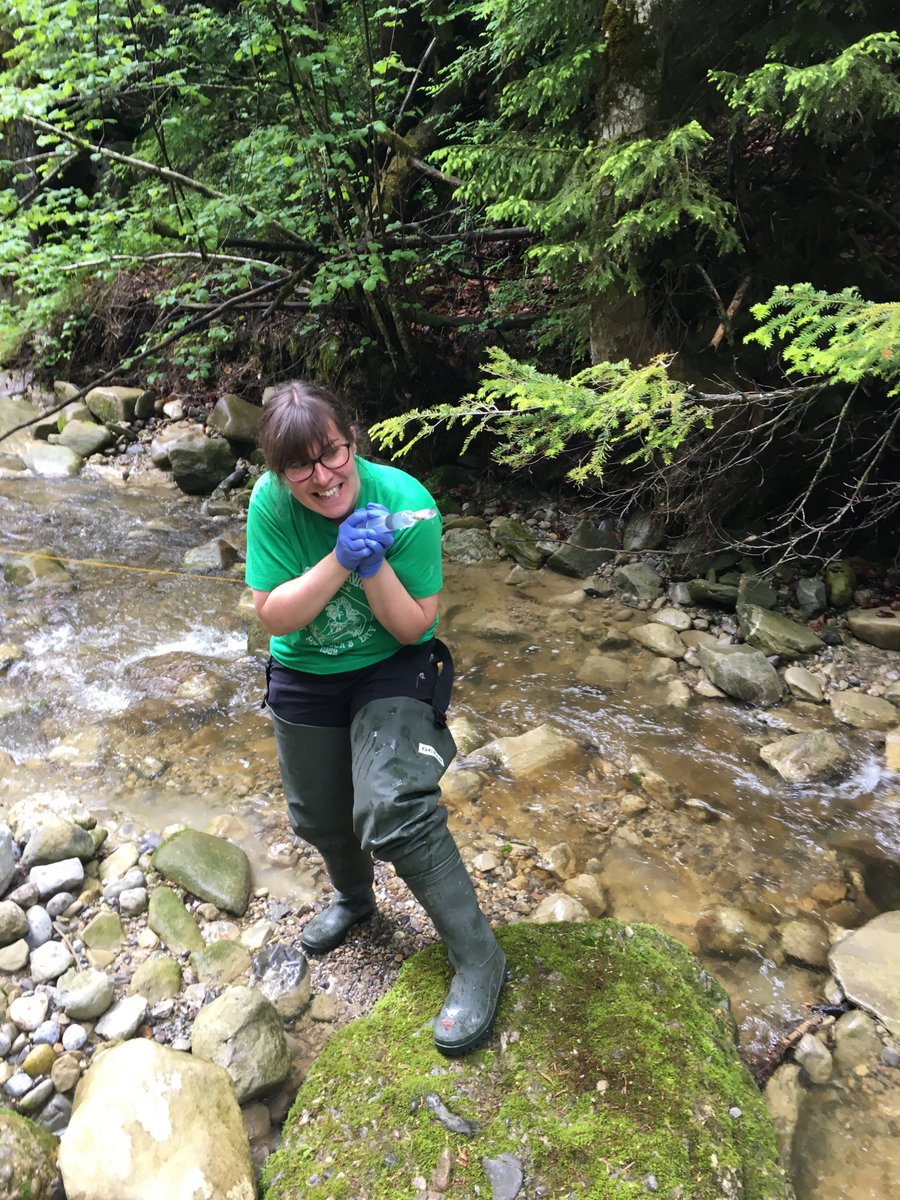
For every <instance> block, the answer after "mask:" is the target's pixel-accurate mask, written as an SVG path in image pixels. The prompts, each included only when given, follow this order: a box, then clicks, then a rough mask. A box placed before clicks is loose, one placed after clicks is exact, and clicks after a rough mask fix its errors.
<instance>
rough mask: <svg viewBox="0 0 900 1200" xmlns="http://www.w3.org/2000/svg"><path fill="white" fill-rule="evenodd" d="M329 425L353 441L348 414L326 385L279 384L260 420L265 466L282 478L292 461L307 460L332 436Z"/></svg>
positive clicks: (295, 381)
mask: <svg viewBox="0 0 900 1200" xmlns="http://www.w3.org/2000/svg"><path fill="white" fill-rule="evenodd" d="M331 425H335V426H336V427H337V430H338V433H339V434H340V435H341V439H342V440H343V441H346V442H351V443H352V442H354V441H355V433H354V429H353V425H352V424H351V422H350V418H349V417H348V415H347V413H346V412H345V411H344V408H343V406H342V405H341V402H340V401H339V400H338V398H337V397H336V396H334V395H333V394H332V393H331V392H329V391H328V390H327V389H326V388H323V387H319V385H318V384H316V383H305V382H304V381H303V380H300V379H295V380H291V381H290V382H288V383H282V384H279V386H278V388H277V389H276V390H275V392H274V394H273V395H272V398H271V399H270V400H269V402H268V404H266V406H265V408H264V409H263V415H262V418H261V420H260V423H259V444H260V448H261V449H262V452H263V455H264V456H265V460H266V466H267V467H268V468H269V470H270V471H271V472H272V473H273V474H275V475H277V476H278V477H279V479H284V472H285V470H286V469H287V468H288V467H289V466H291V464H292V463H301V462H309V461H310V459H311V458H312V457H313V456H314V455H315V454H320V453H321V452H322V450H323V449H324V448H325V446H326V445H327V444H328V442H329V439H330V437H331V432H330V428H329V427H330V426H331Z"/></svg>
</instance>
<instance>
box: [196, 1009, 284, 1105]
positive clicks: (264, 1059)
mask: <svg viewBox="0 0 900 1200" xmlns="http://www.w3.org/2000/svg"><path fill="white" fill-rule="evenodd" d="M191 1052H192V1053H193V1054H194V1055H196V1056H197V1057H198V1058H205V1059H207V1060H208V1061H209V1062H215V1063H218V1064H219V1066H220V1067H224V1068H225V1070H226V1071H227V1072H228V1074H229V1075H230V1076H231V1079H232V1082H233V1083H234V1087H235V1090H236V1092H237V1096H238V1099H239V1101H240V1102H241V1104H244V1103H246V1102H247V1101H248V1100H254V1099H256V1097H257V1096H265V1095H266V1094H267V1093H269V1092H273V1091H274V1090H275V1089H276V1088H277V1087H278V1085H279V1084H280V1083H282V1082H283V1081H284V1079H285V1077H286V1075H287V1073H288V1071H289V1070H290V1065H291V1056H290V1051H289V1050H288V1044H287V1038H286V1037H285V1035H284V1028H283V1026H282V1023H281V1017H280V1016H279V1015H278V1013H277V1012H276V1010H275V1007H274V1005H273V1004H271V1003H270V1001H268V1000H267V999H266V998H265V996H263V995H262V993H261V992H258V991H256V989H255V988H250V987H232V988H226V990H225V991H224V992H223V993H222V995H221V996H219V997H218V999H216V1000H213V1001H212V1003H211V1004H207V1005H205V1006H204V1007H203V1008H201V1009H200V1011H199V1013H198V1014H197V1016H196V1018H195V1020H194V1025H193V1028H192V1029H191Z"/></svg>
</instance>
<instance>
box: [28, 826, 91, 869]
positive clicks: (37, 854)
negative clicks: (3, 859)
mask: <svg viewBox="0 0 900 1200" xmlns="http://www.w3.org/2000/svg"><path fill="white" fill-rule="evenodd" d="M93 856H94V840H93V838H92V837H91V835H90V833H89V832H88V831H87V830H86V829H82V828H81V826H80V825H76V824H75V823H74V822H73V821H64V820H63V819H62V818H61V817H52V818H50V819H48V820H45V821H43V822H42V823H41V824H40V825H39V826H38V827H37V828H36V829H35V830H34V832H33V833H32V834H31V837H30V838H29V839H28V841H27V843H26V845H25V849H24V850H23V851H22V863H23V865H24V866H26V867H33V866H44V865H46V864H48V863H59V862H64V861H65V860H67V859H71V858H80V859H82V860H88V859H91V858H93Z"/></svg>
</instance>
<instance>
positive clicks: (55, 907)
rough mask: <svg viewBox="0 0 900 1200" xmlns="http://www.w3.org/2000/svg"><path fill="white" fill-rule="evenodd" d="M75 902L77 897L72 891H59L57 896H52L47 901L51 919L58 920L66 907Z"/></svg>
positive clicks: (47, 910)
mask: <svg viewBox="0 0 900 1200" xmlns="http://www.w3.org/2000/svg"><path fill="white" fill-rule="evenodd" d="M74 903H75V897H74V896H73V895H72V893H71V892H57V893H56V895H55V896H51V898H50V899H49V900H48V901H47V903H46V905H45V910H46V913H47V915H48V916H49V917H50V918H51V919H53V920H56V918H57V917H61V916H62V914H63V913H64V912H65V911H66V909H67V908H68V907H69V906H70V905H71V904H74Z"/></svg>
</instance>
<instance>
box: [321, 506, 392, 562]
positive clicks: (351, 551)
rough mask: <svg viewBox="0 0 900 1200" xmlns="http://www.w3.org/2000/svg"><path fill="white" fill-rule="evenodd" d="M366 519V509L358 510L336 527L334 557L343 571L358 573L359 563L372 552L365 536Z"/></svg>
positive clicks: (367, 515)
mask: <svg viewBox="0 0 900 1200" xmlns="http://www.w3.org/2000/svg"><path fill="white" fill-rule="evenodd" d="M368 517H369V514H368V512H367V511H366V509H364V508H358V509H357V510H356V512H352V513H351V514H350V516H349V517H345V518H344V520H343V521H342V522H341V524H340V525H339V526H338V536H337V545H336V546H335V548H334V556H335V558H336V559H337V560H338V562H339V563H340V564H341V566H342V567H343V568H344V570H345V571H358V570H359V566H360V563H362V562H363V561H364V560H365V559H367V558H369V557H370V555H371V554H372V550H371V548H370V546H369V544H368V542H367V540H366V538H367V536H368V535H367V534H366V529H365V525H366V521H367V520H368ZM391 540H393V539H391ZM382 553H383V552H382ZM379 565H380V564H379ZM375 569H376V570H377V569H378V568H377V567H376V568H375Z"/></svg>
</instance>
